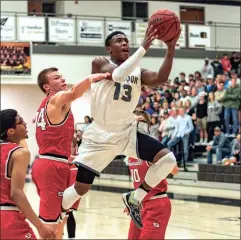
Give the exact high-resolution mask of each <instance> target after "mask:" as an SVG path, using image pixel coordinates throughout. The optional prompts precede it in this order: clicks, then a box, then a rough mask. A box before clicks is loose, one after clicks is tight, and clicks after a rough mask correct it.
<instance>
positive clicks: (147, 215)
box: [127, 158, 178, 239]
mask: <svg viewBox="0 0 241 240" xmlns="http://www.w3.org/2000/svg"><path fill="white" fill-rule="evenodd" d="M127 164H128V166H129V169H130V172H131V175H132V180H133V183H134V188H135V189H136V188H138V187H139V185H140V184H141V183H142V182H143V181H144V178H145V175H146V172H147V170H148V169H149V167H150V166H151V165H150V164H151V163H149V162H146V161H142V160H140V159H134V158H128V159H127ZM177 172H178V169H177V167H176V168H174V169H173V171H172V174H176V173H177ZM166 192H167V181H166V179H164V180H163V181H161V182H160V183H159V184H158V185H157V186H156V187H154V188H153V189H152V190H151V191H150V192H149V193H148V194H147V195H146V196H145V198H144V200H143V201H142V211H141V217H142V223H143V227H142V229H139V228H137V226H136V225H135V224H134V222H133V220H131V223H130V228H129V234H128V239H164V238H165V232H166V228H167V224H168V221H169V218H170V215H171V202H170V199H169V198H168V197H167V193H166Z"/></svg>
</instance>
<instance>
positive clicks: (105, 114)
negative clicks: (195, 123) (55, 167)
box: [62, 27, 180, 228]
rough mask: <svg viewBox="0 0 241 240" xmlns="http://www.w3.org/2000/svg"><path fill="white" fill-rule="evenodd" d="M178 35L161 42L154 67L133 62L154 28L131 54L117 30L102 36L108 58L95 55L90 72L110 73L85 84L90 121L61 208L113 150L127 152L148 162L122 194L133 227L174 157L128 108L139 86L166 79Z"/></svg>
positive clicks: (85, 185)
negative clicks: (135, 184) (162, 51)
mask: <svg viewBox="0 0 241 240" xmlns="http://www.w3.org/2000/svg"><path fill="white" fill-rule="evenodd" d="M179 35H180V32H179V34H178V35H177V36H176V37H175V39H173V40H172V41H170V42H166V45H167V47H168V48H167V52H166V56H165V59H164V62H163V64H162V66H161V67H160V69H159V71H158V72H153V71H149V70H146V69H141V68H140V67H138V64H139V63H140V60H141V59H142V57H143V56H144V55H145V53H146V51H147V50H148V49H149V47H150V45H151V43H152V41H153V40H154V39H156V38H157V37H158V36H157V30H156V29H153V27H150V28H149V29H147V32H146V36H145V39H144V41H143V43H142V46H141V47H140V48H139V49H138V50H137V51H136V52H135V53H134V54H133V55H132V56H131V57H129V42H128V39H127V37H126V35H125V34H124V33H123V32H119V31H118V32H113V33H111V34H110V35H109V36H107V38H106V41H105V45H106V50H107V51H108V53H109V55H110V59H106V58H104V57H96V58H95V59H94V60H93V61H92V73H100V72H109V73H112V75H111V76H110V77H108V79H106V80H102V81H100V82H98V83H95V84H93V85H92V87H91V116H92V117H93V118H94V122H93V123H92V124H91V125H90V126H89V128H88V129H87V130H86V132H84V134H83V142H82V144H81V145H80V148H79V155H78V156H77V157H76V158H75V160H74V161H73V163H75V164H76V165H78V174H77V177H76V182H75V184H74V185H73V186H71V187H69V188H67V189H66V190H65V191H64V194H63V201H62V207H63V209H64V210H67V209H69V208H70V207H71V206H72V205H73V203H74V202H76V200H78V199H79V198H80V197H81V196H83V195H84V194H85V193H87V192H88V191H89V189H90V188H91V185H92V183H93V181H94V178H95V176H100V172H101V171H102V170H103V169H104V168H105V167H106V166H107V165H108V164H109V163H110V162H111V161H112V160H113V159H114V158H115V156H116V155H120V154H121V155H126V156H132V157H134V158H139V159H143V160H146V161H149V162H152V163H153V165H152V166H151V167H150V168H149V170H148V172H147V174H146V177H145V181H144V182H143V183H142V184H141V186H140V187H139V188H138V189H136V190H135V191H133V192H130V193H126V194H123V200H124V203H125V204H126V206H127V207H128V209H129V210H130V215H131V217H132V219H133V221H134V222H135V224H136V225H137V226H138V227H139V228H141V227H142V223H141V219H140V212H139V206H140V203H141V202H142V200H143V199H144V197H145V196H146V195H147V193H148V192H149V191H150V190H151V189H152V188H153V187H155V186H156V185H157V184H158V183H159V182H160V181H162V180H163V179H165V178H166V177H167V175H168V174H169V173H170V172H171V171H172V170H173V168H174V167H175V165H176V159H175V156H174V155H173V153H172V152H170V151H169V150H168V149H167V148H166V147H165V146H163V145H162V144H161V143H160V142H159V141H157V140H155V139H154V138H152V137H150V136H148V135H145V134H143V133H140V132H138V131H137V124H136V122H135V119H134V114H133V111H134V110H135V108H136V105H137V103H138V100H139V97H140V93H141V86H142V85H147V86H149V87H154V86H157V85H160V84H163V83H164V82H166V81H167V79H168V77H169V74H170V71H171V68H172V62H173V58H174V53H175V45H176V42H177V40H178V38H179ZM156 61H157V60H156Z"/></svg>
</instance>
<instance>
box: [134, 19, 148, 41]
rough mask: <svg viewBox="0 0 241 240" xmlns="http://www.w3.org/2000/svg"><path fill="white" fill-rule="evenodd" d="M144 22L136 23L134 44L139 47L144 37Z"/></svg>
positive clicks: (145, 26) (145, 27)
mask: <svg viewBox="0 0 241 240" xmlns="http://www.w3.org/2000/svg"><path fill="white" fill-rule="evenodd" d="M147 25H148V24H147V23H146V22H136V44H137V45H140V44H141V43H142V41H143V39H144V37H145V34H146V29H147Z"/></svg>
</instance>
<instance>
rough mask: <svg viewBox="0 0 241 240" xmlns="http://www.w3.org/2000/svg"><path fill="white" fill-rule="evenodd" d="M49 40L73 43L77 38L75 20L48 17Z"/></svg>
mask: <svg viewBox="0 0 241 240" xmlns="http://www.w3.org/2000/svg"><path fill="white" fill-rule="evenodd" d="M48 26H49V41H50V42H66V43H73V42H75V41H76V38H75V21H74V19H68V18H48Z"/></svg>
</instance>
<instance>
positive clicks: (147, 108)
mask: <svg viewBox="0 0 241 240" xmlns="http://www.w3.org/2000/svg"><path fill="white" fill-rule="evenodd" d="M148 101H149V102H148ZM143 110H144V111H146V112H147V113H148V114H150V115H152V114H153V113H154V110H153V109H152V108H151V103H150V98H149V97H147V98H146V102H145V103H144V106H143Z"/></svg>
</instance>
